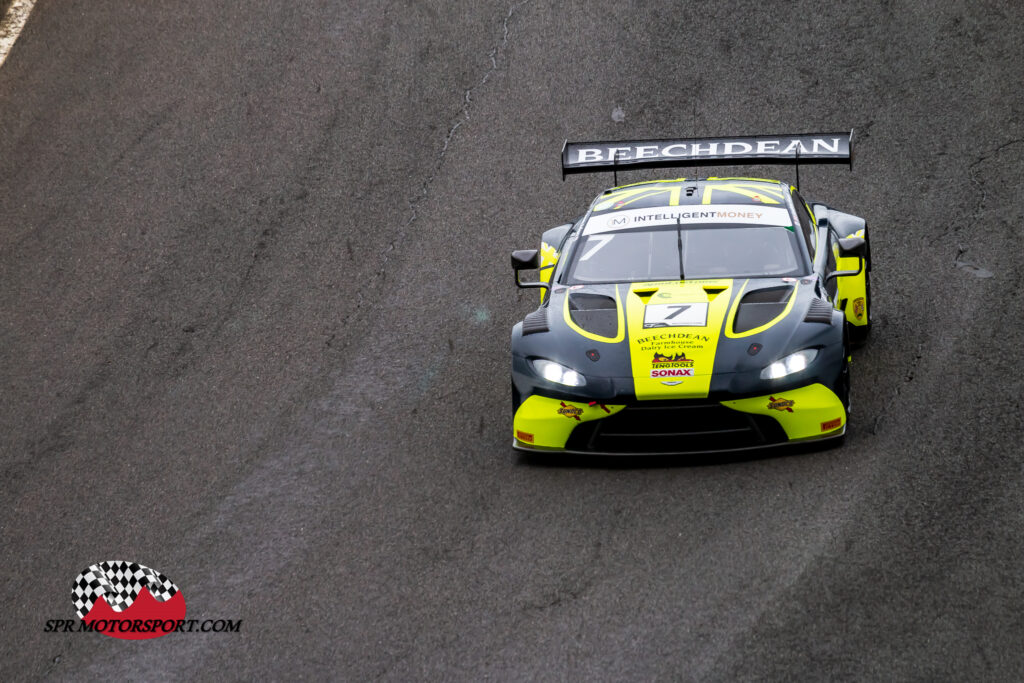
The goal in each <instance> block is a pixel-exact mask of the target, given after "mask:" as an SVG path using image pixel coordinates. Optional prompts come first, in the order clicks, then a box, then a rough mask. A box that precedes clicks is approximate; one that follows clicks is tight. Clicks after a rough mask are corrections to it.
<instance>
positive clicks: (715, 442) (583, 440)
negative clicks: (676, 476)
mask: <svg viewBox="0 0 1024 683" xmlns="http://www.w3.org/2000/svg"><path fill="white" fill-rule="evenodd" d="M845 432H846V411H845V409H844V407H843V404H842V401H840V399H839V397H838V396H836V395H835V393H833V391H832V390H831V389H829V388H828V387H826V386H825V385H823V384H811V385H808V386H805V387H800V388H797V389H792V390H787V391H782V392H778V393H777V394H770V395H766V396H755V397H750V398H742V399H736V400H725V401H708V400H706V399H688V400H666V401H635V402H630V403H627V404H616V405H610V404H603V403H597V402H578V401H567V400H560V399H554V398H547V397H545V396H539V395H537V394H534V395H532V396H530V397H528V398H527V399H526V400H525V401H523V403H522V405H521V406H519V409H518V410H517V411H516V414H515V419H514V420H513V444H512V445H513V447H514V448H517V449H520V450H527V451H549V452H562V453H579V454H593V455H598V454H608V455H611V454H614V455H674V454H696V453H716V452H730V451H744V450H755V449H760V448H765V447H769V446H776V445H783V444H789V443H797V442H804V441H812V440H818V439H830V438H836V437H840V436H842V435H843V434H844V433H845Z"/></svg>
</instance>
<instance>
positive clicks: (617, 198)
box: [591, 177, 788, 214]
mask: <svg viewBox="0 0 1024 683" xmlns="http://www.w3.org/2000/svg"><path fill="white" fill-rule="evenodd" d="M787 189H788V188H787V186H786V184H785V183H781V182H779V181H778V180H767V179H764V178H714V177H712V178H705V179H687V178H675V179H673V180H649V181H645V182H641V183H633V184H631V185H622V186H619V187H613V188H611V189H609V190H605V192H604V193H603V194H601V195H600V196H599V197H597V198H596V199H595V200H594V202H593V204H592V206H591V208H592V211H593V213H594V214H601V213H605V212H607V211H618V210H621V209H625V208H630V209H647V208H657V207H662V206H691V205H699V204H753V205H757V204H760V205H765V206H779V207H785V206H786V199H785V193H786V191H787Z"/></svg>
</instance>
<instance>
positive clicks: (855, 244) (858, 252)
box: [839, 237, 868, 258]
mask: <svg viewBox="0 0 1024 683" xmlns="http://www.w3.org/2000/svg"><path fill="white" fill-rule="evenodd" d="M867 250H868V243H867V240H865V239H864V238H863V237H840V238H839V255H840V256H843V257H847V256H859V257H860V258H864V257H865V256H867Z"/></svg>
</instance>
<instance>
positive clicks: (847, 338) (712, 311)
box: [511, 131, 871, 455]
mask: <svg viewBox="0 0 1024 683" xmlns="http://www.w3.org/2000/svg"><path fill="white" fill-rule="evenodd" d="M852 140H853V133H852V131H851V132H850V133H835V134H805V135H784V136H752V137H735V138H713V139H712V138H701V139H678V140H637V141H626V142H581V143H569V142H567V143H566V145H565V146H564V147H563V149H562V170H563V178H564V176H565V174H571V173H582V172H591V171H605V172H607V171H609V170H611V171H613V172H614V173H615V174H616V182H617V180H618V177H617V174H618V172H619V171H623V170H628V169H634V168H645V167H665V166H684V165H685V166H706V165H724V164H728V165H735V164H737V163H771V164H783V163H789V164H813V163H850V164H851V166H852ZM797 178H798V179H799V166H798V168H797ZM797 185H799V180H797ZM512 268H513V270H514V273H515V281H516V284H517V285H518V286H519V287H523V288H538V289H540V297H541V304H540V306H539V307H538V308H537V309H536V310H534V311H533V312H531V313H529V314H527V315H526V316H525V318H524V319H523V320H522V322H519V323H517V324H516V325H515V326H514V328H513V330H512V340H511V351H512V398H513V408H514V414H513V425H512V433H513V447H514V448H516V449H520V450H527V451H546V452H567V453H580V454H609V455H612V454H614V455H617V454H653V455H661V454H689V453H711V452H720V451H742V450H748V449H761V448H765V447H769V446H776V445H782V444H792V443H796V442H805V441H815V440H828V439H842V437H843V436H844V435H845V434H846V427H847V417H848V415H849V410H850V371H849V365H850V360H851V356H850V352H851V348H852V347H853V346H855V345H857V344H859V343H861V342H863V341H864V340H865V339H866V337H867V333H868V331H869V329H870V325H871V302H870V300H869V295H870V292H869V283H868V272H869V270H870V249H869V243H868V231H867V226H866V223H865V221H864V219H863V218H859V217H857V216H853V215H850V214H847V213H843V212H840V211H837V210H835V209H832V208H829V207H828V206H826V205H824V204H817V203H813V202H805V201H804V199H803V198H802V197H801V196H800V194H799V191H798V189H797V187H794V186H792V185H789V184H787V183H785V182H780V181H777V180H766V179H761V178H734V177H728V178H725V177H705V178H674V179H666V180H653V181H645V182H638V183H634V184H629V185H619V186H616V187H612V188H610V189H608V190H605V191H604V192H602V193H601V194H600V195H598V196H597V198H595V199H594V201H593V202H592V203H591V204H590V206H589V208H588V209H587V211H586V213H584V215H583V216H581V217H580V218H578V219H577V220H575V221H572V222H571V223H565V224H563V225H560V226H558V227H555V228H552V229H550V230H548V231H547V232H545V233H544V234H543V237H542V238H541V245H540V249H539V250H535V249H530V250H518V251H514V252H513V253H512ZM530 269H537V270H538V272H539V275H538V277H537V279H536V281H532V282H524V281H523V279H522V277H521V271H523V270H530Z"/></svg>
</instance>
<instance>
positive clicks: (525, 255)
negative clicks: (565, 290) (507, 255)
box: [512, 249, 551, 291]
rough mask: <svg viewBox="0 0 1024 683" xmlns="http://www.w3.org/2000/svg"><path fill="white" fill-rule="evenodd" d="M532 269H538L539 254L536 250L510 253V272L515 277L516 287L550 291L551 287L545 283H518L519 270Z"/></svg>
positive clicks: (520, 250)
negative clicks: (541, 288)
mask: <svg viewBox="0 0 1024 683" xmlns="http://www.w3.org/2000/svg"><path fill="white" fill-rule="evenodd" d="M534 268H540V252H539V251H537V250H536V249H517V250H516V251H513V252H512V270H513V271H514V272H515V276H516V287H521V288H522V289H530V288H535V287H543V288H544V289H547V290H549V291H550V290H551V285H549V284H548V283H546V282H520V281H519V271H521V270H533V269H534Z"/></svg>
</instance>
